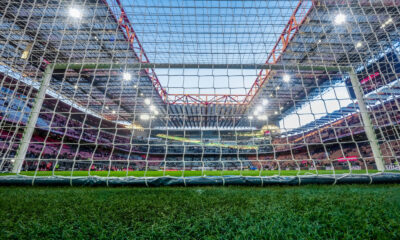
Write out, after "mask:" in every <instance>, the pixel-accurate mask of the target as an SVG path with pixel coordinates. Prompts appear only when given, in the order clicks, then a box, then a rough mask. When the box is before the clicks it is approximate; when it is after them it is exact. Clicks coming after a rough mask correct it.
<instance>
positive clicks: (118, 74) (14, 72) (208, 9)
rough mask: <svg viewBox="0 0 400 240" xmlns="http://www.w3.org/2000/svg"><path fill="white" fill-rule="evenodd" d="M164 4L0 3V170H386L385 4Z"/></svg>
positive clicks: (397, 53) (398, 90)
mask: <svg viewBox="0 0 400 240" xmlns="http://www.w3.org/2000/svg"><path fill="white" fill-rule="evenodd" d="M166 2H168V3H164V2H162V1H158V2H157V1H137V0H134V1H127V0H85V1H84V0H74V1H52V0H50V1H44V0H35V1H31V0H23V1H13V0H12V1H5V2H4V1H2V2H1V3H0V10H1V11H0V58H1V60H0V85H1V90H0V96H1V97H0V132H1V134H0V171H1V172H3V173H17V174H24V173H34V174H35V175H40V174H41V173H42V172H47V173H48V174H50V175H57V174H58V172H68V174H69V175H71V174H72V175H73V173H72V171H76V172H86V173H87V174H88V175H96V174H97V173H99V172H105V173H107V174H108V175H107V176H112V173H113V172H123V174H126V176H135V173H136V172H145V173H144V176H146V174H148V173H151V172H159V173H160V174H161V176H165V175H170V174H172V173H171V172H179V174H182V176H185V174H186V172H189V171H192V172H196V171H198V172H199V175H205V174H207V175H210V172H212V171H214V172H215V175H225V174H224V171H229V174H240V175H241V174H244V175H246V172H248V173H250V172H255V173H256V174H259V175H264V174H266V173H265V172H268V171H271V172H273V171H279V173H278V174H281V175H285V171H287V172H290V171H295V172H296V173H297V174H305V173H308V174H320V173H323V172H324V171H325V172H327V173H332V172H333V173H334V172H335V171H339V172H340V171H345V172H352V171H356V172H357V171H359V172H360V173H365V174H368V173H375V172H377V171H381V172H382V171H400V166H399V160H400V128H399V123H400V110H399V104H400V81H399V77H400V44H399V41H400V35H399V27H400V9H399V6H400V2H399V1H384V0H380V1H375V0H371V1H354V3H352V1H333V0H309V1H308V0H300V1H232V2H231V1H210V2H208V3H207V5H206V3H202V2H197V3H193V2H180V1H177V2H174V1H166ZM274 4H275V5H274ZM274 6H275V7H274ZM171 13H172V14H171ZM211 23H213V24H211ZM229 23H234V24H235V27H232V26H230V24H229ZM186 65H187V66H186ZM274 65H275V66H277V67H276V68H272V67H271V66H274ZM196 66H197V67H196ZM349 69H351V70H350V71H349ZM48 72H50V74H49V73H48ZM352 74H353V75H355V76H356V79H357V81H358V82H357V84H358V85H357V86H356V88H357V89H355V85H354V84H355V83H354V81H353V82H352V78H351V77H352ZM46 78H48V80H49V82H48V83H47V85H46V81H45V79H46ZM353 80H354V79H353ZM359 90H360V91H359ZM357 91H359V92H361V94H362V96H361V98H362V99H361V100H362V102H360V101H359V100H360V98H359V95H357V94H359V93H358V92H357ZM41 96H42V97H41ZM41 98H42V101H40V99H41ZM361 104H363V107H365V109H367V112H364V110H363V108H361V106H360V105H361ZM35 111H37V113H38V114H36V117H35ZM363 113H366V114H364V115H363ZM367 119H368V121H370V124H368V121H367ZM29 129H32V131H31V134H29V132H30V131H29ZM371 138H372V139H371ZM373 144H375V145H374V146H377V148H375V149H374V146H373ZM24 146H26V148H24ZM24 149H25V150H24ZM377 161H379V162H380V164H383V167H382V166H380V165H379V163H377ZM206 171H207V173H206ZM72 175H71V176H72ZM149 176H150V175H149Z"/></svg>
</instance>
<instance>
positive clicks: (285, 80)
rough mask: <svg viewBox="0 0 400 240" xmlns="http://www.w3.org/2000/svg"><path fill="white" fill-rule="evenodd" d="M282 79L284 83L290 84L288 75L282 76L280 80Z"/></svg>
mask: <svg viewBox="0 0 400 240" xmlns="http://www.w3.org/2000/svg"><path fill="white" fill-rule="evenodd" d="M282 79H283V81H284V82H286V83H287V82H290V75H289V74H285V75H283V78H282Z"/></svg>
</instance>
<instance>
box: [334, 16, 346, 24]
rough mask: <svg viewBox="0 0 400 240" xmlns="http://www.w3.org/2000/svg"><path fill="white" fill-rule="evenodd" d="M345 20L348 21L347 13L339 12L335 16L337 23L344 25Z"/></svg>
mask: <svg viewBox="0 0 400 240" xmlns="http://www.w3.org/2000/svg"><path fill="white" fill-rule="evenodd" d="M345 22H346V15H344V14H342V13H339V14H338V15H337V16H336V18H335V24H336V25H342V24H343V23H345Z"/></svg>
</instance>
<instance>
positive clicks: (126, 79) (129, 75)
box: [122, 72, 132, 81]
mask: <svg viewBox="0 0 400 240" xmlns="http://www.w3.org/2000/svg"><path fill="white" fill-rule="evenodd" d="M131 78H132V76H131V74H130V73H128V72H124V73H123V74H122V79H124V81H129V80H131Z"/></svg>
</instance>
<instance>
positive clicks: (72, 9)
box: [68, 7, 83, 19]
mask: <svg viewBox="0 0 400 240" xmlns="http://www.w3.org/2000/svg"><path fill="white" fill-rule="evenodd" d="M68 14H69V16H70V17H72V18H76V19H79V18H81V17H82V16H83V14H82V11H81V10H79V9H78V8H76V7H70V8H69V9H68Z"/></svg>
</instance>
